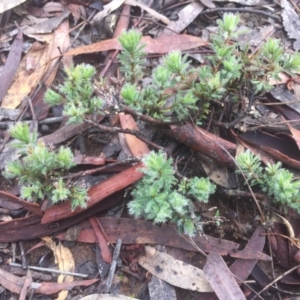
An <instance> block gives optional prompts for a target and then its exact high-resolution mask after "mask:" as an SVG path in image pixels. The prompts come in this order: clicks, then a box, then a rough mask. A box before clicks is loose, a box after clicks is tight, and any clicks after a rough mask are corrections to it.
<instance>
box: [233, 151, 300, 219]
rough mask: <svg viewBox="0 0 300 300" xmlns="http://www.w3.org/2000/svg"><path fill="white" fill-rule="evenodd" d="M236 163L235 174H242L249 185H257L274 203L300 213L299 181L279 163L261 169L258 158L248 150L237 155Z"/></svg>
mask: <svg viewBox="0 0 300 300" xmlns="http://www.w3.org/2000/svg"><path fill="white" fill-rule="evenodd" d="M236 161H237V163H238V165H239V167H240V170H238V171H237V172H239V173H240V172H243V173H244V174H245V176H246V178H247V181H248V182H249V184H250V185H252V186H255V185H258V186H259V187H260V188H261V189H262V190H263V191H264V192H266V193H267V194H268V195H269V196H271V197H272V199H274V201H275V202H276V203H278V204H282V205H283V206H284V207H285V208H292V209H294V210H295V211H296V212H297V213H300V181H299V180H296V179H295V178H294V176H293V174H292V173H291V172H289V171H288V170H286V169H284V168H282V167H281V163H280V162H278V163H276V164H268V165H267V166H266V167H262V165H261V161H260V158H259V157H258V156H256V155H254V154H253V153H251V152H250V151H249V150H247V151H245V152H244V153H241V154H240V155H238V156H237V158H236Z"/></svg>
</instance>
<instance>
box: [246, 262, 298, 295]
mask: <svg viewBox="0 0 300 300" xmlns="http://www.w3.org/2000/svg"><path fill="white" fill-rule="evenodd" d="M299 268H300V265H297V266H295V267H293V268H291V269H290V270H288V271H286V272H284V273H283V274H281V275H280V276H278V277H277V278H275V279H274V280H273V281H272V282H270V283H269V284H267V285H266V286H265V287H264V288H263V289H262V290H261V291H259V292H258V293H257V295H255V296H254V297H253V298H251V300H254V299H255V298H256V297H257V296H258V295H260V294H261V293H263V292H264V291H266V290H267V289H268V288H269V287H271V286H272V285H273V284H275V283H276V282H278V281H279V280H281V279H282V278H283V277H285V276H286V275H288V274H290V273H292V272H294V271H295V270H297V269H299Z"/></svg>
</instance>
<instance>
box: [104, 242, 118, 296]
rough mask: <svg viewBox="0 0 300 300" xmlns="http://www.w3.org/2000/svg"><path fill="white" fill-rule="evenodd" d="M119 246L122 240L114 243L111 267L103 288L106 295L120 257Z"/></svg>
mask: <svg viewBox="0 0 300 300" xmlns="http://www.w3.org/2000/svg"><path fill="white" fill-rule="evenodd" d="M121 246H122V240H121V239H118V241H117V243H116V247H115V251H114V255H113V260H112V263H111V266H110V270H109V274H108V277H107V281H106V284H105V288H104V292H105V293H108V292H109V290H110V288H111V285H112V281H113V278H114V275H115V271H116V267H117V259H118V257H119V255H120V252H121Z"/></svg>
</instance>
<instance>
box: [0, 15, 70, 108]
mask: <svg viewBox="0 0 300 300" xmlns="http://www.w3.org/2000/svg"><path fill="white" fill-rule="evenodd" d="M69 43H70V40H69V22H68V21H65V22H62V23H61V24H60V25H59V26H58V27H57V28H56V30H55V32H54V35H53V40H52V42H51V43H50V44H49V45H48V46H47V47H43V46H41V44H39V43H38V42H36V43H34V44H33V45H32V47H31V49H30V50H29V52H28V53H27V55H26V56H25V57H24V58H23V60H22V62H21V64H20V66H19V68H18V71H17V74H16V76H15V78H14V80H13V83H12V85H11V86H10V88H9V90H8V91H7V94H6V96H5V97H4V99H3V102H2V107H5V108H16V107H17V106H18V105H19V104H20V103H21V102H22V100H23V99H24V98H25V97H26V96H28V95H29V94H30V93H31V92H32V90H33V89H34V88H35V87H36V86H37V85H38V84H39V83H40V82H41V80H42V78H43V77H44V76H46V77H47V80H46V82H45V84H46V85H50V84H51V83H52V81H53V80H54V77H55V75H56V71H57V67H56V68H53V66H54V65H55V63H56V61H57V60H58V56H59V54H60V53H59V50H58V48H59V49H61V51H66V49H67V47H68V46H69ZM55 57H56V58H55ZM53 58H55V59H53ZM28 60H30V61H35V62H36V66H35V70H34V71H32V70H29V71H28V70H27V61H28ZM49 61H50V63H48V62H49ZM63 62H64V64H65V65H66V66H70V64H71V63H72V58H71V57H70V58H66V59H63Z"/></svg>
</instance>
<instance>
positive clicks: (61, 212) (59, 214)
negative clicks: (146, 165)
mask: <svg viewBox="0 0 300 300" xmlns="http://www.w3.org/2000/svg"><path fill="white" fill-rule="evenodd" d="M142 166H143V164H142V163H139V164H137V165H135V166H134V167H131V168H129V169H127V170H125V171H123V172H121V173H119V174H117V175H115V176H112V177H110V178H108V179H106V180H104V181H103V182H100V183H99V184H97V185H96V186H94V187H92V188H91V189H90V190H89V192H88V196H89V201H88V203H87V208H90V207H92V206H94V205H95V204H97V203H98V202H100V201H101V200H103V199H105V198H106V197H107V196H109V195H112V194H113V193H115V192H117V191H120V190H122V189H124V188H126V187H128V186H129V185H131V184H133V183H135V182H136V181H138V180H139V179H141V178H142V177H143V174H142V173H141V172H139V171H138V169H139V168H141V167H142ZM85 209H86V208H79V207H78V208H76V209H75V210H74V211H72V210H71V204H70V202H64V203H62V204H59V205H55V206H52V207H50V208H48V209H47V210H46V211H45V214H44V216H43V218H42V224H45V223H50V222H55V221H58V220H61V219H65V218H69V217H72V216H75V215H77V214H79V213H80V212H82V211H83V210H85Z"/></svg>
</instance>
